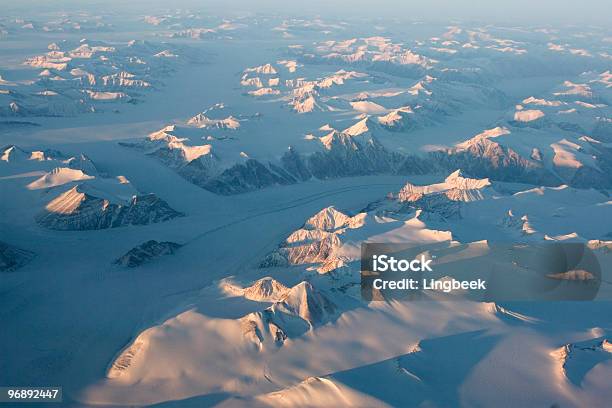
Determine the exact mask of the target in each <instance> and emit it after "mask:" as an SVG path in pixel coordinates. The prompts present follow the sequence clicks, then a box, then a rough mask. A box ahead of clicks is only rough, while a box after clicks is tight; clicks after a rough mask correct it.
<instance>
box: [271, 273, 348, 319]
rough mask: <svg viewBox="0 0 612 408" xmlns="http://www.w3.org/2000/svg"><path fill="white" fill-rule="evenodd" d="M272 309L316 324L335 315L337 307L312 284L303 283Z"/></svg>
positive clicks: (294, 287)
mask: <svg viewBox="0 0 612 408" xmlns="http://www.w3.org/2000/svg"><path fill="white" fill-rule="evenodd" d="M272 309H273V310H275V311H281V312H284V313H288V314H291V315H295V316H299V317H301V318H302V319H304V320H306V321H307V322H309V323H310V324H313V323H315V324H316V323H321V322H323V321H324V320H325V319H326V317H327V316H328V315H330V314H333V313H334V311H335V309H336V307H335V305H334V304H333V303H332V302H331V301H330V300H329V299H327V297H326V296H325V295H323V294H322V293H321V292H319V291H318V290H316V289H315V288H314V287H313V286H312V284H311V283H310V282H307V281H302V282H300V283H298V284H297V285H295V286H293V287H292V288H291V289H290V290H289V292H288V293H287V294H286V295H285V296H284V297H283V298H282V300H281V301H280V302H277V303H275V304H274V305H273V306H272Z"/></svg>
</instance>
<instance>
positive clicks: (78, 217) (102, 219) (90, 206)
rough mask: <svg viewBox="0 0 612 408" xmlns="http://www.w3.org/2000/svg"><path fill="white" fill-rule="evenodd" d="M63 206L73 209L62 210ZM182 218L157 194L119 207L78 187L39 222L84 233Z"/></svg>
mask: <svg viewBox="0 0 612 408" xmlns="http://www.w3.org/2000/svg"><path fill="white" fill-rule="evenodd" d="M64 205H70V207H68V208H66V209H65V210H62V209H61V208H62V207H63V206H64ZM183 215H184V214H182V213H180V212H178V211H175V210H174V209H172V208H170V206H169V205H168V203H166V202H165V201H164V200H162V199H160V198H159V197H157V196H156V195H155V194H145V195H138V196H134V197H132V199H131V200H130V201H129V202H128V203H126V204H117V203H111V202H109V200H106V199H103V198H99V197H95V196H92V195H89V194H87V193H81V192H79V191H78V186H76V187H74V188H72V189H71V190H69V191H67V192H66V193H64V194H62V195H61V196H59V197H58V198H56V199H55V200H53V201H52V202H51V203H50V204H49V205H48V206H47V209H46V210H45V211H43V212H42V213H40V214H39V215H38V216H37V217H36V222H38V224H39V225H41V226H43V227H46V228H49V229H55V230H63V231H81V230H98V229H106V228H117V227H122V226H125V225H147V224H152V223H157V222H162V221H167V220H171V219H173V218H176V217H181V216H183Z"/></svg>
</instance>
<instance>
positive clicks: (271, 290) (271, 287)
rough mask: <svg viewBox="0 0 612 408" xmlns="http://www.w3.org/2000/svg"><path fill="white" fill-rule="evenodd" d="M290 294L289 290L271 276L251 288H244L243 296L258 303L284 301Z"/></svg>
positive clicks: (260, 280)
mask: <svg viewBox="0 0 612 408" xmlns="http://www.w3.org/2000/svg"><path fill="white" fill-rule="evenodd" d="M288 292H289V288H288V287H286V286H285V285H283V284H282V283H280V282H279V281H277V280H276V279H273V278H271V277H269V276H266V277H265V278H261V279H259V280H257V281H255V283H253V284H252V285H251V286H249V287H246V288H244V290H243V295H244V297H245V298H246V299H249V300H255V301H258V302H262V301H263V302H269V301H272V302H277V301H280V300H281V299H283V297H284V296H286V295H287V293H288Z"/></svg>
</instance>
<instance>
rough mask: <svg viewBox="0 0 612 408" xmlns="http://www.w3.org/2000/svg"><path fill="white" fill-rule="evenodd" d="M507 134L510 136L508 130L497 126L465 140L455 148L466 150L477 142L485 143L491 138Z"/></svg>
mask: <svg viewBox="0 0 612 408" xmlns="http://www.w3.org/2000/svg"><path fill="white" fill-rule="evenodd" d="M509 134H510V130H509V129H508V128H506V127H503V126H497V127H494V128H492V129H487V130H485V131H484V132H482V133H479V134H477V135H476V136H474V137H472V138H470V139H468V140H466V141H465V142H462V143H459V144H457V148H459V149H466V148H469V147H470V146H472V145H474V144H477V143H479V142H483V141H487V140H489V139H492V138H496V137H499V136H504V135H509Z"/></svg>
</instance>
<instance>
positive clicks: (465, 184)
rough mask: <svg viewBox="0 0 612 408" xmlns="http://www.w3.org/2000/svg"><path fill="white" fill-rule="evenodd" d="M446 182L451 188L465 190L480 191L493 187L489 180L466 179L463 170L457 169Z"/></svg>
mask: <svg viewBox="0 0 612 408" xmlns="http://www.w3.org/2000/svg"><path fill="white" fill-rule="evenodd" d="M444 182H445V183H446V184H448V185H449V186H452V187H454V188H458V189H463V190H479V189H481V188H485V187H489V186H490V185H491V182H490V181H489V179H488V178H484V179H474V178H469V177H465V176H464V175H463V173H462V171H461V169H457V170H455V171H454V172H452V173H451V174H450V175H449V176H448V177H446V179H445V180H444Z"/></svg>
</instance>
